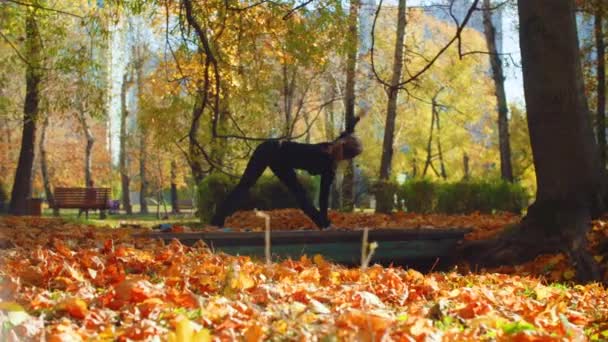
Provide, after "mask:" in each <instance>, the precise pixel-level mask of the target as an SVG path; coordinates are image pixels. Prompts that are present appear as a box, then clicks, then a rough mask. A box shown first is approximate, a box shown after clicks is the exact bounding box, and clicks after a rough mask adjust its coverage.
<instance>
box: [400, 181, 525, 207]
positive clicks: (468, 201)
mask: <svg viewBox="0 0 608 342" xmlns="http://www.w3.org/2000/svg"><path fill="white" fill-rule="evenodd" d="M400 196H401V198H402V199H403V202H404V204H405V207H406V209H407V210H408V211H412V212H419V213H430V212H437V213H445V214H468V213H472V212H476V211H478V212H481V213H492V212H495V211H508V212H514V213H521V211H522V210H523V209H524V208H526V207H527V205H528V201H529V195H528V194H527V193H526V191H525V189H524V188H523V187H522V186H521V185H519V184H512V183H508V182H505V181H502V180H500V181H487V180H480V181H461V182H455V183H433V182H431V181H429V180H414V181H409V182H406V183H405V184H404V185H402V187H401V191H400Z"/></svg>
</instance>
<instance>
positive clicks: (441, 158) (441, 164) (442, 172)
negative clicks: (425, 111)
mask: <svg viewBox="0 0 608 342" xmlns="http://www.w3.org/2000/svg"><path fill="white" fill-rule="evenodd" d="M433 114H434V115H435V127H437V156H438V158H439V167H440V169H441V171H440V172H441V178H443V180H446V179H448V175H447V173H446V172H445V163H444V162H443V150H442V149H441V125H440V124H439V111H438V110H437V103H436V102H435V100H434V99H433Z"/></svg>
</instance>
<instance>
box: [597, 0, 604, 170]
mask: <svg viewBox="0 0 608 342" xmlns="http://www.w3.org/2000/svg"><path fill="white" fill-rule="evenodd" d="M596 6H597V8H596V13H595V49H596V51H597V57H596V58H597V70H596V74H597V122H596V125H597V127H596V130H597V143H598V148H599V152H600V154H599V156H600V167H601V168H602V169H605V168H606V61H605V58H606V46H605V43H604V28H603V25H604V23H603V16H604V11H603V7H602V1H599V0H598V1H597V4H596Z"/></svg>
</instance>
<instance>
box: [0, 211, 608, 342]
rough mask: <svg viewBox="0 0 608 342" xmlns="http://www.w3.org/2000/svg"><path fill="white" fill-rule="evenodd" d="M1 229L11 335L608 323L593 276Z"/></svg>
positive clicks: (552, 332) (571, 331)
mask: <svg viewBox="0 0 608 342" xmlns="http://www.w3.org/2000/svg"><path fill="white" fill-rule="evenodd" d="M0 232H1V234H2V241H3V245H4V247H6V248H5V249H2V250H1V251H0V254H1V257H2V264H1V265H0V276H1V279H2V282H1V283H0V299H1V300H2V301H1V302H0V321H2V323H3V324H2V326H3V330H2V332H1V334H2V336H3V337H5V338H9V339H14V338H16V337H20V338H22V339H27V340H33V339H39V338H40V337H41V336H44V338H46V339H47V340H49V341H79V340H88V339H93V340H119V341H126V340H149V339H151V338H153V337H155V336H160V337H161V340H167V341H184V340H187V341H209V340H225V341H231V340H235V339H242V340H246V341H259V340H264V339H272V338H280V339H287V340H315V339H322V338H329V339H330V340H334V339H338V340H363V341H372V340H377V341H380V340H382V339H389V338H392V339H393V340H415V341H423V340H427V339H432V338H435V339H439V340H447V341H462V340H468V341H471V340H481V339H497V340H509V341H512V340H517V341H557V340H562V339H564V338H565V339H569V340H585V339H587V338H594V337H597V339H599V338H600V337H601V336H603V335H602V334H606V333H607V332H606V331H607V330H608V326H607V324H606V322H607V321H608V293H607V292H606V290H605V289H604V288H603V287H602V286H600V285H596V284H593V285H587V286H567V285H554V284H547V283H544V282H543V281H541V280H540V279H539V278H534V277H527V276H512V275H506V274H498V273H487V274H465V275H463V274H460V273H457V272H448V273H432V274H428V275H423V274H421V273H419V272H417V271H415V270H413V269H409V270H405V269H402V268H398V267H381V266H373V267H371V268H369V269H367V270H365V271H361V270H359V269H356V268H354V269H353V268H345V267H342V266H339V265H335V264H333V263H330V262H328V261H326V260H325V259H324V258H323V257H321V256H319V255H315V256H309V257H302V258H301V259H300V260H283V261H280V262H277V263H274V264H272V265H270V266H266V265H265V264H263V263H260V262H257V261H255V260H252V259H250V258H249V257H245V256H240V257H239V256H229V255H224V254H214V253H213V252H212V251H211V250H210V249H209V248H207V247H206V246H205V245H204V244H202V243H201V244H198V245H196V246H194V247H186V246H183V245H181V244H180V243H179V242H177V241H173V242H172V243H170V244H167V245H165V244H164V243H163V242H161V241H154V240H150V239H145V238H134V237H133V233H141V231H140V230H136V229H109V228H97V227H93V226H82V225H76V224H70V223H65V222H62V221H59V220H48V219H32V218H30V219H24V218H19V219H17V218H10V217H9V218H3V219H2V221H0ZM380 248H382V247H381V246H380Z"/></svg>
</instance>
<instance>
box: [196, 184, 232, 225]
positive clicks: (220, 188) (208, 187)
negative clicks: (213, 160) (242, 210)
mask: <svg viewBox="0 0 608 342" xmlns="http://www.w3.org/2000/svg"><path fill="white" fill-rule="evenodd" d="M235 185H236V180H234V179H233V178H230V177H228V176H227V175H225V174H222V173H214V174H211V175H209V176H207V177H205V179H204V180H203V181H202V182H201V184H199V186H198V196H197V201H196V203H197V207H198V212H197V214H198V217H199V218H200V219H201V222H205V223H208V222H209V221H211V218H212V217H213V214H214V213H215V207H216V206H217V205H220V204H221V203H222V202H223V201H224V199H226V196H227V195H228V192H229V191H230V190H231V189H232V188H234V186H235Z"/></svg>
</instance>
